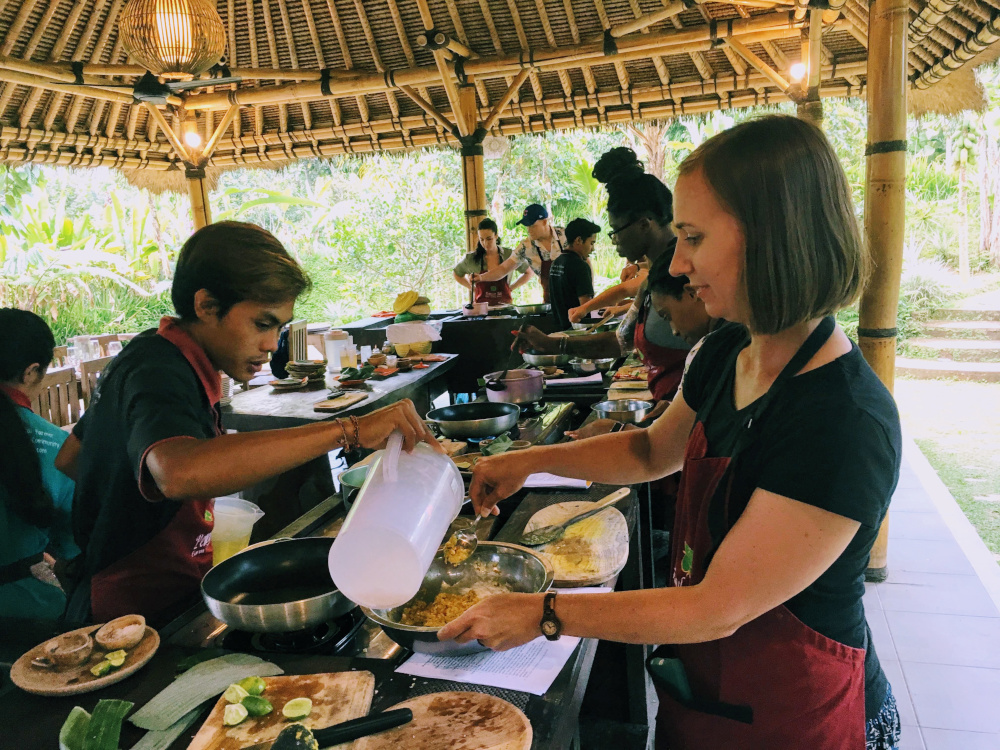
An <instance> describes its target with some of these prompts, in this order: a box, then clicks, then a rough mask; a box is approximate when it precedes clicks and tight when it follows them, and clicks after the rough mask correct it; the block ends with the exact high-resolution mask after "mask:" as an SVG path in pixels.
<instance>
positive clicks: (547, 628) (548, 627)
mask: <svg viewBox="0 0 1000 750" xmlns="http://www.w3.org/2000/svg"><path fill="white" fill-rule="evenodd" d="M556 630H558V628H557V627H556V624H555V623H554V622H552V620H545V621H544V622H543V623H542V635H555V634H556Z"/></svg>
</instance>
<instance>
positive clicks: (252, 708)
mask: <svg viewBox="0 0 1000 750" xmlns="http://www.w3.org/2000/svg"><path fill="white" fill-rule="evenodd" d="M243 708H245V709H246V710H247V711H248V712H249V713H250V715H251V716H267V715H268V714H269V713H271V711H273V710H274V706H272V705H271V701H269V700H268V699H267V698H261V697H260V696H259V695H248V696H247V697H246V698H244V699H243Z"/></svg>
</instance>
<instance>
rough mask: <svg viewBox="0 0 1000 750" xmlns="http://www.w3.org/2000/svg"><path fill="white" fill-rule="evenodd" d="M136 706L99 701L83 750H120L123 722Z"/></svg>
mask: <svg viewBox="0 0 1000 750" xmlns="http://www.w3.org/2000/svg"><path fill="white" fill-rule="evenodd" d="M134 705H135V704H134V703H132V701H120V700H113V699H112V700H104V699H102V700H99V701H98V702H97V705H96V706H95V707H94V713H93V715H92V716H91V717H90V723H89V724H88V725H87V737H86V739H85V740H84V741H83V750H118V738H119V737H120V736H121V733H122V721H123V720H124V719H125V715H126V714H127V713H128V712H129V711H131V710H132V706H134Z"/></svg>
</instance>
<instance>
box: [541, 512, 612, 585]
mask: <svg viewBox="0 0 1000 750" xmlns="http://www.w3.org/2000/svg"><path fill="white" fill-rule="evenodd" d="M593 505H595V503H591V502H587V501H580V500H574V501H570V502H565V503H556V504H555V505H549V506H548V507H546V508H542V509H541V510H540V511H538V512H537V513H535V515H533V516H532V517H531V518H530V519H529V520H528V523H527V524H526V525H525V527H524V532H525V533H526V534H527V533H528V532H531V531H535V530H536V529H540V528H542V527H544V526H553V525H555V524H558V523H561V522H562V521H565V520H566V519H568V518H570V517H572V516H574V515H576V514H578V513H582V512H584V511H586V510H587V509H588V508H590V507H592V506H593ZM535 551H536V552H538V553H540V554H542V555H544V556H545V557H546V558H547V559H548V561H549V562H550V563H551V564H552V570H553V572H554V573H555V578H554V579H553V582H552V585H554V586H592V585H595V584H598V583H603V582H604V581H607V580H608V579H609V578H611V577H612V576H615V575H617V574H618V573H620V572H621V570H622V568H624V567H625V563H626V561H628V523H627V522H626V520H625V516H623V515H622V513H621V511H620V510H618V509H617V508H605V509H604V510H602V511H601V512H600V513H597V514H596V515H593V516H591V517H590V518H585V519H583V520H582V521H580V522H579V523H575V524H572V525H571V526H569V527H567V528H566V531H565V533H564V534H563V536H562V538H561V539H558V540H557V541H555V542H551V543H549V544H543V545H542V546H540V547H536V548H535Z"/></svg>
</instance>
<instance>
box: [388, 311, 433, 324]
mask: <svg viewBox="0 0 1000 750" xmlns="http://www.w3.org/2000/svg"><path fill="white" fill-rule="evenodd" d="M429 317H430V316H429V315H418V314H417V313H412V312H405V313H400V314H399V315H397V316H396V317H395V318H394V319H393V321H392V322H393V323H409V322H411V321H414V320H427V318H429Z"/></svg>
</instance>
